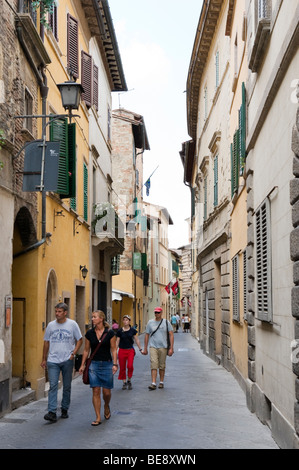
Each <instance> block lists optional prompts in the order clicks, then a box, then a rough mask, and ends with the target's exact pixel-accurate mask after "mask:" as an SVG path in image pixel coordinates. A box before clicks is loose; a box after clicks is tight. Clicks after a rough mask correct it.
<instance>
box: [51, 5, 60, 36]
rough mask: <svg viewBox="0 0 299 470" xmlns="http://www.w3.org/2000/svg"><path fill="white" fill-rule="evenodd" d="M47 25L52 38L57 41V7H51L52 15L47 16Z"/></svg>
mask: <svg viewBox="0 0 299 470" xmlns="http://www.w3.org/2000/svg"><path fill="white" fill-rule="evenodd" d="M49 25H50V28H51V30H52V33H53V36H54V38H55V39H56V41H58V18H57V6H56V5H53V13H50V14H49Z"/></svg>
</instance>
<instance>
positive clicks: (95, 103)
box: [92, 64, 99, 110]
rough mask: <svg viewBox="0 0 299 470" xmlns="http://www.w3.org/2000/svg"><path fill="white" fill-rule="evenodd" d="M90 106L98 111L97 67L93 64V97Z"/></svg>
mask: <svg viewBox="0 0 299 470" xmlns="http://www.w3.org/2000/svg"><path fill="white" fill-rule="evenodd" d="M92 104H93V105H94V107H95V108H96V110H98V109H99V68H98V66H97V65H95V64H93V97H92Z"/></svg>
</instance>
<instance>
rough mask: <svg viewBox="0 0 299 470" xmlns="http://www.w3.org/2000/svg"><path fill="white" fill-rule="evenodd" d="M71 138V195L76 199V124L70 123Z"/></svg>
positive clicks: (69, 136) (69, 137) (69, 133)
mask: <svg viewBox="0 0 299 470" xmlns="http://www.w3.org/2000/svg"><path fill="white" fill-rule="evenodd" d="M68 140H69V152H68V153H69V195H68V196H69V197H70V198H72V199H76V163H77V162H76V124H75V123H72V124H69V125H68Z"/></svg>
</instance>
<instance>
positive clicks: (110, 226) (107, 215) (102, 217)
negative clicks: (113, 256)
mask: <svg viewBox="0 0 299 470" xmlns="http://www.w3.org/2000/svg"><path fill="white" fill-rule="evenodd" d="M92 228H93V235H94V236H95V237H96V238H98V239H99V241H100V242H103V243H104V242H106V243H108V244H110V245H111V244H116V245H117V246H118V248H120V249H121V251H123V250H124V238H125V229H124V224H123V223H122V221H121V220H120V218H119V216H118V214H117V212H116V211H115V209H114V207H113V205H112V204H110V203H109V202H100V203H97V204H95V205H94V212H93V221H92Z"/></svg>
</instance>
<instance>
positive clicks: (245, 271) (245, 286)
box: [243, 249, 247, 320]
mask: <svg viewBox="0 0 299 470" xmlns="http://www.w3.org/2000/svg"><path fill="white" fill-rule="evenodd" d="M243 308H244V320H246V319H247V250H246V249H245V250H244V251H243Z"/></svg>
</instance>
